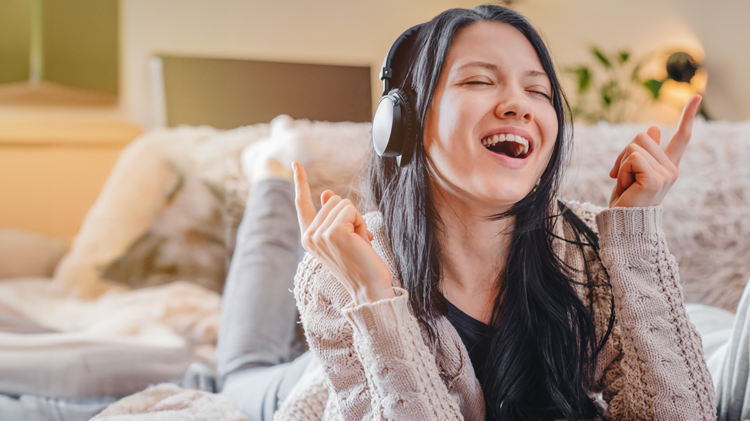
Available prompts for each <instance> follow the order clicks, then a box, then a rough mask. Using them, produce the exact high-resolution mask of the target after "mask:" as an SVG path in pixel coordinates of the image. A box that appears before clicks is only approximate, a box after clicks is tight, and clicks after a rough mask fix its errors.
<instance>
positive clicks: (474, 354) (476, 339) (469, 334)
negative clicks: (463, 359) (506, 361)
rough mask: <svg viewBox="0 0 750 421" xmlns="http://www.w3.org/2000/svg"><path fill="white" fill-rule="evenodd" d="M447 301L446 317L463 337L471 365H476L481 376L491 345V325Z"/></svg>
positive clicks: (477, 372) (477, 373) (476, 371)
mask: <svg viewBox="0 0 750 421" xmlns="http://www.w3.org/2000/svg"><path fill="white" fill-rule="evenodd" d="M445 301H446V302H447V303H448V314H447V315H446V317H447V318H448V321H450V322H451V324H452V325H453V328H454V329H456V331H457V332H458V336H460V337H461V341H462V342H463V343H464V346H465V347H466V350H467V351H469V358H470V359H471V365H472V366H474V373H475V374H476V375H477V377H479V373H480V371H481V370H482V368H483V367H484V364H485V362H486V361H487V353H488V348H489V345H490V344H489V340H488V335H489V331H490V327H489V326H488V325H486V324H484V323H482V322H480V321H479V320H477V319H475V318H473V317H471V316H469V315H468V314H466V313H464V312H463V311H461V310H460V309H459V308H458V307H456V306H455V305H453V303H451V302H450V301H448V300H445Z"/></svg>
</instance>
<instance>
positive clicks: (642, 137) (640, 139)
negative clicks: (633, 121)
mask: <svg viewBox="0 0 750 421" xmlns="http://www.w3.org/2000/svg"><path fill="white" fill-rule="evenodd" d="M649 141H651V137H650V136H649V135H648V133H644V132H641V133H638V134H637V135H636V136H635V139H634V140H633V142H635V143H637V144H639V145H643V144H644V143H646V142H649Z"/></svg>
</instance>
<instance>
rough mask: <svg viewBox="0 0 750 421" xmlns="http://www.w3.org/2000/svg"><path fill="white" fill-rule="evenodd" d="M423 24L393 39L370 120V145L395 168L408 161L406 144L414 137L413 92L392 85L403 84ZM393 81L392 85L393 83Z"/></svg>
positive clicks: (381, 70) (408, 153)
mask: <svg viewBox="0 0 750 421" xmlns="http://www.w3.org/2000/svg"><path fill="white" fill-rule="evenodd" d="M421 26H422V24H419V25H416V26H413V27H411V28H409V29H407V30H406V31H405V32H404V33H403V34H401V36H399V37H398V38H397V39H396V42H394V43H393V45H392V46H391V49H390V50H388V55H386V56H385V60H383V66H382V68H381V69H380V80H382V81H383V96H382V98H380V102H378V109H377V110H376V111H375V116H374V117H373V119H372V144H373V147H374V148H375V152H376V153H377V154H378V155H380V156H382V157H395V158H396V162H398V165H401V166H403V165H406V164H407V163H408V162H409V155H410V152H409V145H410V144H411V139H412V138H413V137H414V133H413V131H414V128H413V127H412V126H413V122H412V121H413V119H414V103H413V99H412V97H413V91H412V90H411V89H409V88H406V89H404V90H401V89H398V88H396V89H393V88H392V87H391V85H395V86H399V82H400V85H404V82H405V81H404V80H402V79H403V78H404V76H405V74H406V71H407V69H408V67H409V64H410V63H409V62H410V61H411V51H412V47H413V46H414V41H415V40H416V38H417V37H416V34H417V32H419V28H420V27H421ZM392 82H393V83H392Z"/></svg>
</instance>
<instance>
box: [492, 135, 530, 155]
mask: <svg viewBox="0 0 750 421" xmlns="http://www.w3.org/2000/svg"><path fill="white" fill-rule="evenodd" d="M482 145H484V147H485V148H487V149H489V150H490V151H491V152H494V153H497V154H502V155H507V156H509V157H511V158H518V159H524V158H526V157H527V156H529V155H531V152H532V150H531V143H530V142H529V140H528V139H526V138H525V137H523V136H519V135H514V134H505V133H503V134H496V135H492V136H487V137H485V138H484V139H482Z"/></svg>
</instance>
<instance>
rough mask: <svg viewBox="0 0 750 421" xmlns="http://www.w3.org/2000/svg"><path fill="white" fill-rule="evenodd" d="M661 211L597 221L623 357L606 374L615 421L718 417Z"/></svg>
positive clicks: (609, 214) (608, 214)
mask: <svg viewBox="0 0 750 421" xmlns="http://www.w3.org/2000/svg"><path fill="white" fill-rule="evenodd" d="M661 219H662V208H661V207H660V206H657V207H645V208H613V209H607V210H604V211H602V212H601V213H599V214H598V215H597V216H596V223H597V226H598V231H599V243H600V256H601V261H602V264H603V265H604V267H605V268H606V269H607V272H608V274H609V277H610V282H611V284H612V293H613V295H614V303H615V309H616V318H617V324H618V326H619V332H620V335H619V344H618V348H619V350H618V351H619V355H617V356H616V357H615V358H613V359H611V363H609V365H608V366H607V367H606V368H604V370H603V379H604V390H603V396H604V399H605V400H606V401H607V402H608V408H607V410H606V412H605V414H604V415H605V417H606V418H607V419H611V420H618V421H619V420H636V419H637V420H656V419H658V420H709V419H710V420H713V419H716V409H715V395H714V391H713V382H712V380H711V376H710V374H709V372H708V368H707V366H706V363H705V359H704V357H703V349H702V344H701V338H700V336H699V334H698V332H697V331H696V330H695V327H694V326H693V325H692V324H691V323H690V321H689V320H688V317H687V314H686V313H685V306H684V303H683V298H682V288H681V286H680V281H679V274H678V268H677V263H676V261H675V259H674V257H673V256H672V255H671V254H670V253H669V249H668V248H667V243H666V240H665V237H664V232H663V231H662V228H661Z"/></svg>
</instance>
